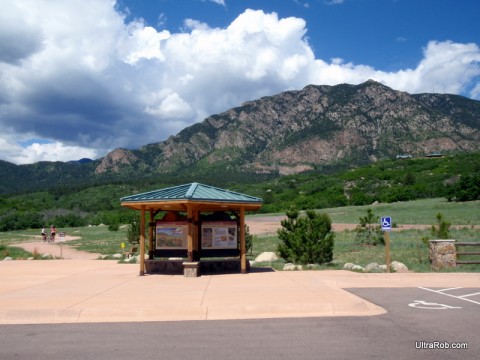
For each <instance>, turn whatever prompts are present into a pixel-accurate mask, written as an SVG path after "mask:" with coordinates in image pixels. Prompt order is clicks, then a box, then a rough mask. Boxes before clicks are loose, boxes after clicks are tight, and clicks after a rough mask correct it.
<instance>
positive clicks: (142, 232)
mask: <svg viewBox="0 0 480 360" xmlns="http://www.w3.org/2000/svg"><path fill="white" fill-rule="evenodd" d="M143 275H145V205H142V211H141V215H140V276H143Z"/></svg>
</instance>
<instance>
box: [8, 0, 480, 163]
mask: <svg viewBox="0 0 480 360" xmlns="http://www.w3.org/2000/svg"><path fill="white" fill-rule="evenodd" d="M479 4H480V2H478V1H475V0H264V1H253V0H117V1H111V0H69V1H62V0H6V1H4V2H2V12H1V13H0V76H1V78H2V81H1V82H0V126H1V128H2V135H0V159H1V160H7V161H10V162H13V163H17V164H22V163H32V162H36V161H40V160H50V161H55V160H60V161H67V160H75V159H79V158H82V157H91V158H98V157H101V156H104V155H105V154H106V153H107V152H109V151H111V150H113V149H115V148H118V147H123V148H137V147H139V146H141V145H144V144H147V143H152V142H158V141H162V140H165V139H166V138H168V137H169V136H171V135H175V134H176V133H178V132H179V131H180V130H182V129H183V128H185V127H186V126H189V125H192V124H194V123H196V122H199V121H202V120H203V119H205V118H206V117H207V116H209V115H212V114H215V113H219V112H222V111H225V110H227V109H229V108H232V107H235V106H239V105H241V103H242V102H244V101H247V100H253V99H257V98H259V97H261V96H266V95H274V94H277V93H279V92H282V91H286V90H292V89H297V90H299V89H302V88H303V87H304V86H306V85H308V84H319V85H335V84H339V83H351V84H358V83H361V82H363V81H366V80H368V79H375V80H377V81H379V82H382V83H384V84H385V85H387V86H390V87H392V88H394V89H397V90H401V91H407V92H410V93H421V92H440V93H454V94H460V95H463V96H467V97H469V98H472V99H477V100H478V99H480V48H479V46H480V38H479V37H480V31H478V14H480V5H479Z"/></svg>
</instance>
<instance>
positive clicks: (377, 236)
mask: <svg viewBox="0 0 480 360" xmlns="http://www.w3.org/2000/svg"><path fill="white" fill-rule="evenodd" d="M378 220H379V217H378V216H376V215H375V214H374V213H373V211H372V209H367V215H365V216H361V217H360V218H359V221H360V224H359V225H357V227H356V228H355V232H356V233H357V234H356V236H355V241H356V242H357V243H359V244H362V245H377V244H382V245H385V239H384V237H383V232H382V229H381V227H380V225H379V224H378Z"/></svg>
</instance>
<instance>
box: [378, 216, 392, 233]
mask: <svg viewBox="0 0 480 360" xmlns="http://www.w3.org/2000/svg"><path fill="white" fill-rule="evenodd" d="M380 223H381V225H382V231H390V230H392V218H391V217H390V216H384V217H382V219H381V221H380Z"/></svg>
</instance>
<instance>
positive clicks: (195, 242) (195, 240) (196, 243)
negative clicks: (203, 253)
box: [193, 207, 200, 259]
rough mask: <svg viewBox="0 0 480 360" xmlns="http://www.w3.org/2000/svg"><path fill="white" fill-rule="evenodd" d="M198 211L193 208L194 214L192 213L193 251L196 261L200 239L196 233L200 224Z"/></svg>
mask: <svg viewBox="0 0 480 360" xmlns="http://www.w3.org/2000/svg"><path fill="white" fill-rule="evenodd" d="M199 221H200V211H199V208H198V207H197V208H195V210H194V213H193V250H194V252H195V253H196V254H197V259H198V256H200V255H199V254H200V237H199V233H198V231H199V230H198V227H199V224H200V222H199Z"/></svg>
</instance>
